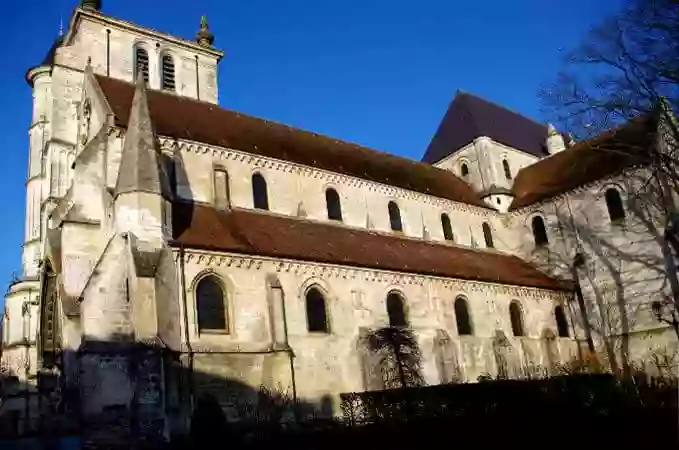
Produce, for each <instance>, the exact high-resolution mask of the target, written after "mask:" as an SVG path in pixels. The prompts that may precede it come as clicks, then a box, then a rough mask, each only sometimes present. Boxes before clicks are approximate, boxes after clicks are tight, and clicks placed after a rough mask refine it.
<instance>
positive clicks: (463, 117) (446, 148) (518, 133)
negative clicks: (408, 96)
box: [422, 92, 548, 164]
mask: <svg viewBox="0 0 679 450" xmlns="http://www.w3.org/2000/svg"><path fill="white" fill-rule="evenodd" d="M479 136H487V137H489V138H491V139H493V140H494V141H496V142H499V143H501V144H504V145H507V146H509V147H512V148H515V149H517V150H522V151H524V152H526V153H529V154H531V155H533V156H537V157H539V158H541V157H544V156H547V155H548V153H547V150H546V148H545V141H546V139H547V126H546V125H543V124H541V123H538V122H535V121H534V120H531V119H528V118H527V117H524V116H522V115H521V114H518V113H516V112H514V111H511V110H509V109H507V108H504V107H502V106H500V105H496V104H495V103H492V102H489V101H488V100H484V99H482V98H480V97H477V96H475V95H473V94H470V93H467V92H458V93H457V95H455V98H454V99H453V101H452V103H451V104H450V106H449V107H448V111H447V112H446V114H445V116H444V117H443V120H442V121H441V124H440V125H439V128H438V130H437V131H436V134H434V137H433V138H432V140H431V142H430V143H429V147H427V150H426V152H425V154H424V157H423V158H422V161H423V162H426V163H429V164H434V163H436V162H438V161H440V160H442V159H444V158H445V157H447V156H448V155H451V154H452V153H454V152H455V151H456V150H459V149H460V148H462V147H464V146H465V145H467V144H469V143H471V142H472V141H473V140H474V139H476V138H477V137H479Z"/></svg>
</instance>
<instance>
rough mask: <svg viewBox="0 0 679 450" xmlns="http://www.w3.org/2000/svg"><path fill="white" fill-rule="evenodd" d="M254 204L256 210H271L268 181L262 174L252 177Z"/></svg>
mask: <svg viewBox="0 0 679 450" xmlns="http://www.w3.org/2000/svg"><path fill="white" fill-rule="evenodd" d="M252 202H253V204H254V206H255V208H256V209H264V210H268V209H269V192H268V191H267V187H266V180H265V179H264V176H262V174H261V173H259V172H258V173H255V174H253V175H252Z"/></svg>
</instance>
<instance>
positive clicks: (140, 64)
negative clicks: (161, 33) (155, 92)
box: [134, 45, 149, 83]
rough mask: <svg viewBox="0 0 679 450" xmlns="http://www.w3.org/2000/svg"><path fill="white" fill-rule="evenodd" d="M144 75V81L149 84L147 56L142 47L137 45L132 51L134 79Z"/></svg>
mask: <svg viewBox="0 0 679 450" xmlns="http://www.w3.org/2000/svg"><path fill="white" fill-rule="evenodd" d="M140 73H142V74H143V75H144V80H145V81H146V82H147V83H148V82H149V54H148V52H147V51H146V49H144V48H143V47H142V46H140V45H137V46H136V47H135V49H134V79H135V80H136V79H137V77H138V76H139V74H140Z"/></svg>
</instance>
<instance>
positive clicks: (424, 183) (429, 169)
mask: <svg viewBox="0 0 679 450" xmlns="http://www.w3.org/2000/svg"><path fill="white" fill-rule="evenodd" d="M97 80H98V82H99V85H100V86H101V88H102V90H103V92H104V95H105V96H106V97H107V100H108V102H109V104H110V106H111V108H112V109H113V112H114V114H115V121H116V124H117V125H119V126H122V127H126V126H127V122H128V119H129V111H130V106H131V104H132V96H133V93H134V85H133V84H131V83H127V82H124V81H120V80H115V79H112V78H108V77H104V76H99V75H98V76H97ZM148 100H149V107H150V110H151V118H152V120H153V125H154V127H155V131H156V134H158V135H162V136H168V137H174V138H178V139H186V140H192V141H196V142H201V143H204V144H209V145H216V146H221V147H225V148H231V149H237V150H242V151H245V152H248V153H253V154H257V155H262V156H266V157H271V158H277V159H281V160H285V161H290V162H293V163H298V164H303V165H307V166H311V167H316V168H318V169H324V170H328V171H332V172H337V173H341V174H345V175H349V176H353V177H357V178H362V179H365V180H369V181H374V182H378V183H383V184H387V185H391V186H396V187H400V188H403V189H408V190H412V191H415V192H421V193H423V194H429V195H432V196H436V197H440V198H445V199H449V200H453V201H457V202H461V203H466V204H470V205H475V206H479V207H482V208H486V209H488V208H489V207H488V206H487V205H486V204H485V203H484V202H483V201H482V200H481V199H480V197H479V196H478V195H477V194H476V193H475V192H474V190H473V189H472V188H471V186H469V185H468V184H467V183H465V182H464V181H463V180H461V179H459V178H458V177H457V176H455V175H454V174H453V173H451V172H449V171H447V170H443V169H438V168H436V167H433V166H431V165H429V164H425V163H420V162H416V161H412V160H410V159H407V158H402V157H399V156H395V155H391V154H388V153H384V152H379V151H377V150H372V149H370V148H367V147H363V146H360V145H357V144H352V143H348V142H343V141H340V140H337V139H334V138H331V137H328V136H324V135H320V134H316V133H312V132H309V131H304V130H300V129H297V128H293V127H290V126H287V125H283V124H280V123H276V122H271V121H268V120H264V119H259V118H255V117H252V116H248V115H245V114H241V113H238V112H234V111H230V110H227V109H223V108H220V107H219V106H217V105H214V104H211V103H205V102H201V101H197V100H194V99H190V98H186V97H180V96H177V95H173V94H169V93H164V92H161V91H152V90H149V92H148Z"/></svg>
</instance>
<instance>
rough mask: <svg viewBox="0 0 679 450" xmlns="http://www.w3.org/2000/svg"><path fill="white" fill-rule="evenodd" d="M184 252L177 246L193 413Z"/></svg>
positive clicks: (191, 353) (190, 348)
mask: <svg viewBox="0 0 679 450" xmlns="http://www.w3.org/2000/svg"><path fill="white" fill-rule="evenodd" d="M185 255H186V252H185V251H184V245H183V244H181V245H180V246H179V271H180V273H179V276H180V279H181V290H182V303H183V305H184V314H183V315H184V340H185V341H186V348H187V350H188V353H189V367H188V371H189V373H188V377H187V378H188V383H189V389H188V391H189V411H190V412H192V411H193V407H194V399H193V348H192V347H191V333H189V314H188V309H187V308H188V302H187V300H186V270H185V266H184V258H185Z"/></svg>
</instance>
